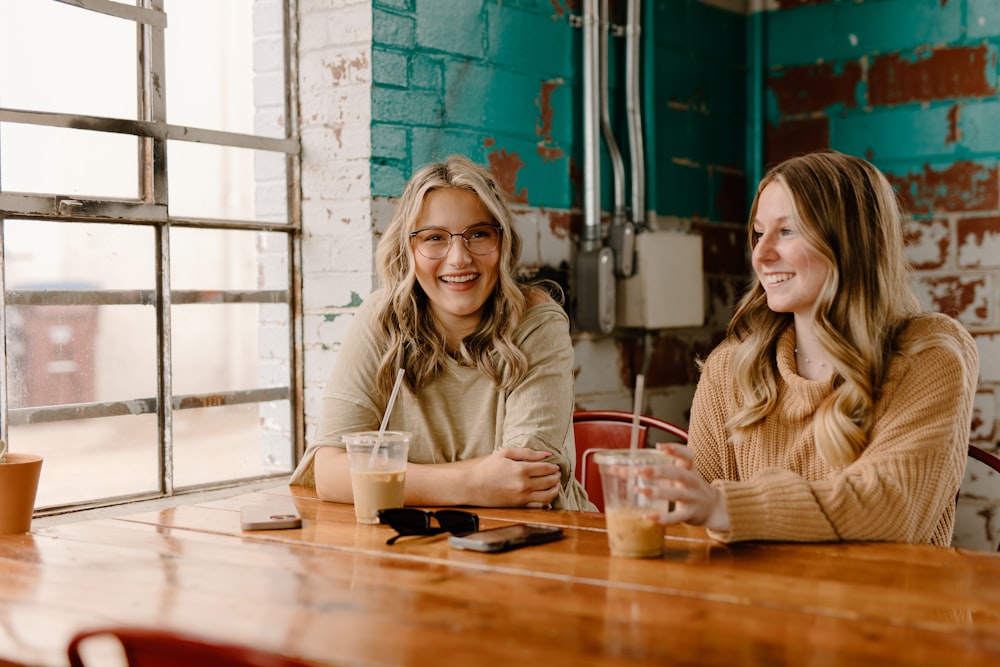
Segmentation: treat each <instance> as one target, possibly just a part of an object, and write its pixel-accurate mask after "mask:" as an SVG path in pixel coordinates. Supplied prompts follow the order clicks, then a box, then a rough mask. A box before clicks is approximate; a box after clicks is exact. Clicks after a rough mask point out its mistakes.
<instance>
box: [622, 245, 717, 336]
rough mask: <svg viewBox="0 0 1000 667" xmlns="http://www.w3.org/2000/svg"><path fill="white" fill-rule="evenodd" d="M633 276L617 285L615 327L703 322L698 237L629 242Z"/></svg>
mask: <svg viewBox="0 0 1000 667" xmlns="http://www.w3.org/2000/svg"><path fill="white" fill-rule="evenodd" d="M635 250H636V258H635V261H636V272H635V274H634V275H632V277H630V278H621V279H619V280H618V281H617V282H618V284H617V298H616V302H617V321H616V322H615V324H616V325H617V326H619V327H637V328H642V329H668V328H672V327H700V326H702V325H703V324H704V323H705V276H704V272H703V270H702V261H701V236H698V235H697V234H685V233H683V232H677V231H658V232H644V233H642V234H637V235H636V237H635Z"/></svg>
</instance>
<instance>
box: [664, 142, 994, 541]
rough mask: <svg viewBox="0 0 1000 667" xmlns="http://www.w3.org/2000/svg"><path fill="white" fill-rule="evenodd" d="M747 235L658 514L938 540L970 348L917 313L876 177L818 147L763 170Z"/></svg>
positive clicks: (758, 532) (953, 486)
mask: <svg viewBox="0 0 1000 667" xmlns="http://www.w3.org/2000/svg"><path fill="white" fill-rule="evenodd" d="M747 231H748V240H749V245H750V248H751V252H752V263H753V268H754V271H755V273H756V280H755V281H754V282H753V283H752V284H751V286H750V289H749V290H748V291H747V293H746V294H745V295H744V297H743V298H742V299H741V301H740V303H739V304H738V306H737V309H736V312H735V314H734V315H733V319H732V321H731V322H730V324H729V330H728V336H727V338H726V340H725V341H723V343H722V344H721V345H719V347H718V348H716V349H715V350H714V351H713V352H712V353H711V354H710V355H709V357H708V359H707V360H706V361H705V362H704V365H703V367H702V376H701V379H700V380H699V382H698V388H697V390H696V392H695V397H694V402H693V404H692V406H691V422H690V429H689V443H690V448H687V447H677V446H671V451H672V452H673V453H674V455H675V457H676V458H677V461H678V463H679V464H680V465H678V466H677V467H676V468H675V469H674V470H673V473H672V474H671V476H670V480H669V485H668V486H665V487H664V488H663V489H662V491H661V495H662V496H663V497H665V498H667V499H669V500H673V501H674V502H675V510H674V511H672V512H670V513H669V514H668V515H667V516H665V517H663V522H664V523H680V522H686V523H693V524H697V525H703V526H705V527H707V528H709V529H710V530H711V531H712V533H711V534H712V535H713V537H716V538H718V539H720V540H724V541H738V540H761V539H772V540H794V541H834V540H879V541H893V542H917V543H930V544H937V545H947V544H949V542H950V541H951V536H952V525H953V523H954V520H955V493H956V492H957V491H958V488H959V485H960V484H961V481H962V475H963V471H964V468H965V459H966V452H967V448H968V443H969V424H970V422H971V419H972V401H973V397H974V395H975V392H976V384H977V380H978V363H979V362H978V356H977V352H976V346H975V342H974V341H973V339H972V336H971V335H970V334H969V333H968V332H967V331H966V330H965V329H963V328H962V326H961V325H960V324H958V323H957V322H956V321H955V320H953V319H952V318H950V317H947V316H945V315H942V314H940V313H927V312H921V310H920V306H919V302H918V301H917V299H916V297H915V296H914V294H913V290H912V287H911V284H910V277H909V274H908V272H907V265H906V260H905V256H904V254H903V217H902V213H901V211H900V210H899V207H898V204H897V200H896V195H895V193H894V192H893V189H892V186H891V185H890V184H889V182H888V181H887V180H886V178H885V176H883V175H882V173H881V172H879V171H878V170H877V169H876V168H875V167H874V166H872V165H871V164H870V163H868V162H867V161H865V160H862V159H860V158H856V157H851V156H848V155H844V154H842V153H837V152H834V151H820V152H816V153H811V154H808V155H803V156H800V157H796V158H792V159H790V160H787V161H785V162H783V163H781V164H779V165H777V166H776V167H774V168H773V169H772V170H771V171H770V172H768V174H767V175H766V176H765V177H764V178H763V179H762V181H761V183H760V185H759V187H758V190H757V197H756V199H755V200H754V202H753V206H752V208H751V215H750V221H749V226H748V230H747Z"/></svg>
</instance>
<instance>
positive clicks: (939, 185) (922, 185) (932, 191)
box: [886, 160, 1000, 214]
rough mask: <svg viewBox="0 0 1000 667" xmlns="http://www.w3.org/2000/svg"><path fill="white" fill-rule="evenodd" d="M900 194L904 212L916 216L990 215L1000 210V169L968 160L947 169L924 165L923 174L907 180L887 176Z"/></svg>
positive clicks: (914, 174)
mask: <svg viewBox="0 0 1000 667" xmlns="http://www.w3.org/2000/svg"><path fill="white" fill-rule="evenodd" d="M886 177H887V178H888V179H889V182H890V183H892V185H893V187H895V188H896V191H897V192H898V193H899V198H900V201H901V203H902V205H903V208H904V209H905V210H906V211H908V212H910V213H915V214H920V213H933V212H935V211H949V212H958V211H990V210H993V209H996V208H1000V193H998V190H997V166H996V165H992V166H989V167H987V166H986V165H983V164H978V163H975V162H970V161H966V160H959V161H956V162H954V163H952V164H950V165H948V166H947V167H945V168H943V169H933V168H931V166H930V165H929V164H924V166H923V170H922V171H920V172H916V173H912V172H911V173H909V174H906V175H905V176H900V175H898V174H892V173H888V172H887V173H886Z"/></svg>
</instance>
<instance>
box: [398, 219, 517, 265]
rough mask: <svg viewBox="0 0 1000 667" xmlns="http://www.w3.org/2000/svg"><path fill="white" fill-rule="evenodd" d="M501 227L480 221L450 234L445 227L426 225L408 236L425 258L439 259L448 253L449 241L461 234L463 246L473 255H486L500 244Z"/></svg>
mask: <svg viewBox="0 0 1000 667" xmlns="http://www.w3.org/2000/svg"><path fill="white" fill-rule="evenodd" d="M502 231H503V227H501V226H500V225H497V224H490V223H486V222H480V223H478V224H475V225H471V226H469V227H466V228H465V229H464V230H463V231H461V232H459V233H458V234H452V233H451V232H449V231H448V230H447V229H441V228H439V227H427V228H425V229H418V230H417V231H415V232H410V238H411V239H413V240H414V244H415V245H416V247H417V252H419V253H420V254H421V255H423V256H424V257H426V258H427V259H441V258H442V257H444V256H445V255H447V254H448V251H449V250H450V249H451V241H452V239H454V238H455V237H456V236H461V237H462V240H463V241H465V247H466V248H468V249H469V252H471V253H472V254H473V255H488V254H490V253H491V252H493V251H494V250H496V249H497V246H498V245H500V234H501V232H502Z"/></svg>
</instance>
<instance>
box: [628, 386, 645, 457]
mask: <svg viewBox="0 0 1000 667" xmlns="http://www.w3.org/2000/svg"><path fill="white" fill-rule="evenodd" d="M645 384H646V378H645V376H643V375H642V374H639V375H636V376H635V402H634V403H633V404H632V439H631V440H629V449H631V450H632V451H633V452H634V451H635V450H636V449H638V446H639V415H641V414H642V390H643V388H644V386H645Z"/></svg>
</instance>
